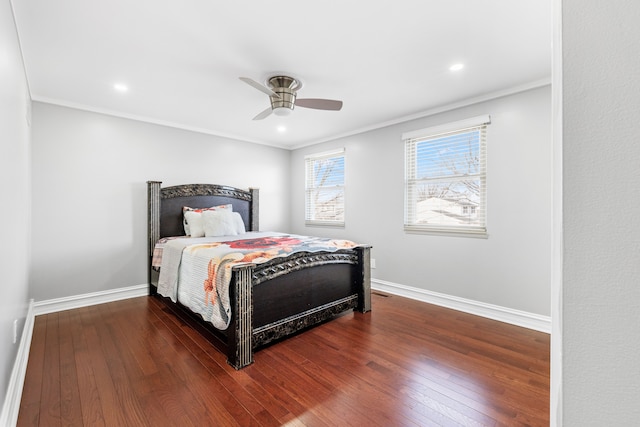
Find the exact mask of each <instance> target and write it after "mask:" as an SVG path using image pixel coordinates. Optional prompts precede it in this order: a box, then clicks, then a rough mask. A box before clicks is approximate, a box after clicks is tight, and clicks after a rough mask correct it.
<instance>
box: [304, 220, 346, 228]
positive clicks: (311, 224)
mask: <svg viewBox="0 0 640 427" xmlns="http://www.w3.org/2000/svg"><path fill="white" fill-rule="evenodd" d="M304 225H305V226H306V227H329V228H344V222H335V221H305V223H304Z"/></svg>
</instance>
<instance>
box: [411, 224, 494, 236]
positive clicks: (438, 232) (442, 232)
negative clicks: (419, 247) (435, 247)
mask: <svg viewBox="0 0 640 427" xmlns="http://www.w3.org/2000/svg"><path fill="white" fill-rule="evenodd" d="M404 231H405V233H410V234H429V235H432V236H450V237H472V238H476V239H488V238H489V234H488V233H487V230H462V229H445V228H425V227H415V226H410V225H405V226H404Z"/></svg>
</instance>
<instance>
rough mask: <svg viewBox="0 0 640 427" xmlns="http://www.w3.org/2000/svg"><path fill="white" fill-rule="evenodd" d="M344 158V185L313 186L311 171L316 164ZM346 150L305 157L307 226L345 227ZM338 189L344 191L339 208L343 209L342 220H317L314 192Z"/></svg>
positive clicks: (305, 218) (341, 149) (305, 215)
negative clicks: (312, 198) (312, 197)
mask: <svg viewBox="0 0 640 427" xmlns="http://www.w3.org/2000/svg"><path fill="white" fill-rule="evenodd" d="M340 157H341V158H342V165H343V167H342V183H341V184H338V185H330V186H318V187H316V186H313V184H314V174H313V169H310V167H311V166H313V165H315V163H316V162H320V161H325V160H329V159H333V158H340ZM346 164H347V157H346V149H345V148H340V149H336V150H331V151H325V152H321V153H314V154H309V155H307V156H305V158H304V169H305V170H304V174H305V186H304V187H305V188H304V206H305V208H304V210H305V213H304V220H305V225H306V226H322V227H344V226H345V215H346V209H345V207H346V204H345V194H346V185H345V184H346ZM310 184H311V185H310ZM322 188H324V189H336V188H339V189H341V190H342V203H341V204H338V205H337V206H338V207H340V208H341V209H342V219H339V220H327V219H315V218H316V216H317V212H318V211H317V210H316V208H317V206H315V205H314V203H313V202H312V201H311V200H310V196H311V194H313V193H312V192H313V191H316V190H318V189H322Z"/></svg>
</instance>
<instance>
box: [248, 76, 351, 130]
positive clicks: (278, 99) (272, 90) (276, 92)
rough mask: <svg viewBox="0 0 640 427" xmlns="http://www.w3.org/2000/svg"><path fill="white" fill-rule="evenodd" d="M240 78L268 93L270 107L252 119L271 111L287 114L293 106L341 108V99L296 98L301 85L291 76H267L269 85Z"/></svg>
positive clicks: (333, 109) (317, 108) (319, 108)
mask: <svg viewBox="0 0 640 427" xmlns="http://www.w3.org/2000/svg"><path fill="white" fill-rule="evenodd" d="M240 80H242V81H243V82H245V83H247V84H248V85H250V86H253V87H254V88H256V89H258V90H259V91H261V92H264V93H266V94H267V95H269V100H270V101H271V107H269V108H267V109H266V110H264V111H263V112H261V113H260V114H258V115H257V116H255V117H254V118H253V120H262V119H264V118H265V117H267V116H269V115H270V114H271V113H273V114H275V115H276V116H288V115H289V114H291V111H293V108H294V106H296V107H304V108H313V109H316V110H330V111H339V110H340V109H341V108H342V101H336V100H333V99H321V98H306V99H296V95H297V91H298V89H300V88H301V87H302V83H301V82H300V80H297V79H295V78H293V77H289V76H279V75H278V76H273V77H269V78H268V79H267V84H268V85H269V87H267V86H264V85H261V84H260V83H258V82H256V81H255V80H252V79H250V78H248V77H240Z"/></svg>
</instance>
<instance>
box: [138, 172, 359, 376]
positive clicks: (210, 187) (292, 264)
mask: <svg viewBox="0 0 640 427" xmlns="http://www.w3.org/2000/svg"><path fill="white" fill-rule="evenodd" d="M161 184H162V182H160V181H148V182H147V187H148V188H147V190H148V245H149V246H148V252H149V269H148V274H149V294H150V295H152V296H155V297H158V298H160V299H161V300H162V301H163V302H164V303H166V304H167V307H169V308H170V309H171V310H172V311H173V312H174V313H175V314H176V315H178V316H179V317H180V318H182V319H183V320H184V321H186V322H187V323H189V324H191V325H192V326H193V327H194V328H196V329H197V330H198V331H200V332H201V333H202V334H203V335H204V336H205V337H207V338H208V339H209V341H211V342H212V344H214V345H215V346H216V347H217V348H219V349H220V350H222V351H224V352H225V353H226V356H227V362H228V363H229V364H230V365H231V366H233V367H234V368H235V369H241V368H244V367H246V366H248V365H250V364H251V363H253V355H254V351H256V350H257V349H259V348H261V347H263V346H265V345H267V344H269V343H271V342H273V341H276V340H280V339H283V338H286V337H288V336H291V335H293V334H296V333H299V332H300V331H303V330H304V329H306V328H309V327H312V326H314V325H317V324H319V323H321V322H324V321H327V320H329V319H331V318H333V317H335V316H337V315H339V314H341V313H344V312H346V311H349V310H356V311H359V312H362V313H366V312H368V311H370V310H371V278H370V246H367V245H351V246H347V247H338V248H333V249H332V250H330V251H329V250H323V249H322V248H317V247H316V248H314V250H313V251H302V252H295V253H291V254H286V256H274V257H273V258H271V259H263V260H260V262H254V261H252V262H241V263H238V264H234V265H230V266H229V268H228V270H229V275H230V280H229V283H228V304H229V306H230V311H229V316H228V317H229V318H228V319H227V321H228V326H227V327H226V328H220V326H219V325H218V327H214V325H213V324H212V323H210V322H208V321H206V320H205V319H204V318H203V316H202V315H201V314H200V313H196V312H194V311H192V310H191V309H189V308H188V307H187V306H186V305H185V304H183V303H182V302H181V301H180V300H179V298H178V300H177V301H176V302H173V301H172V298H169V297H166V296H160V294H159V293H158V286H159V284H160V285H161V288H162V289H163V283H164V282H163V281H162V280H161V273H160V271H161V270H159V269H158V268H157V265H158V263H157V261H154V250H155V252H156V255H157V248H156V244H157V243H158V241H160V239H163V238H168V237H173V236H183V235H184V234H185V224H184V222H183V220H184V210H183V208H184V207H185V206H188V207H190V208H191V209H206V208H210V207H214V206H229V209H230V210H232V211H233V212H235V213H234V215H236V217H239V218H241V220H242V224H240V226H244V229H245V231H247V232H248V233H247V235H251V236H253V234H252V233H261V232H260V229H259V200H258V195H259V191H258V189H249V190H243V189H238V188H234V187H229V186H223V185H215V184H187V185H177V186H170V187H162V186H161ZM258 235H259V234H258ZM278 235H279V234H278ZM240 237H242V236H240ZM240 237H234V239H236V238H240ZM275 238H280V239H286V236H285V237H275ZM163 240H166V239H163ZM183 240H185V239H177V240H176V243H175V244H176V245H177V241H183ZM222 240H226V239H224V238H223V239H222ZM171 244H173V243H171ZM225 244H229V243H228V242H226V243H225ZM207 249H208V248H207ZM166 250H167V249H165V251H166ZM173 250H174V251H175V250H177V249H173ZM165 262H167V260H163V264H162V265H163V268H164V266H165V265H166V264H165ZM183 262H184V261H183ZM154 264H155V266H154ZM185 265H187V264H186V263H185ZM163 274H164V275H165V277H166V275H167V274H168V273H166V272H163ZM165 280H166V279H165ZM177 286H181V285H180V284H179V283H178V285H177ZM200 287H202V284H201V285H200ZM204 288H205V290H204V291H203V292H205V293H206V283H205V287H204ZM221 311H222V310H221Z"/></svg>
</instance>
